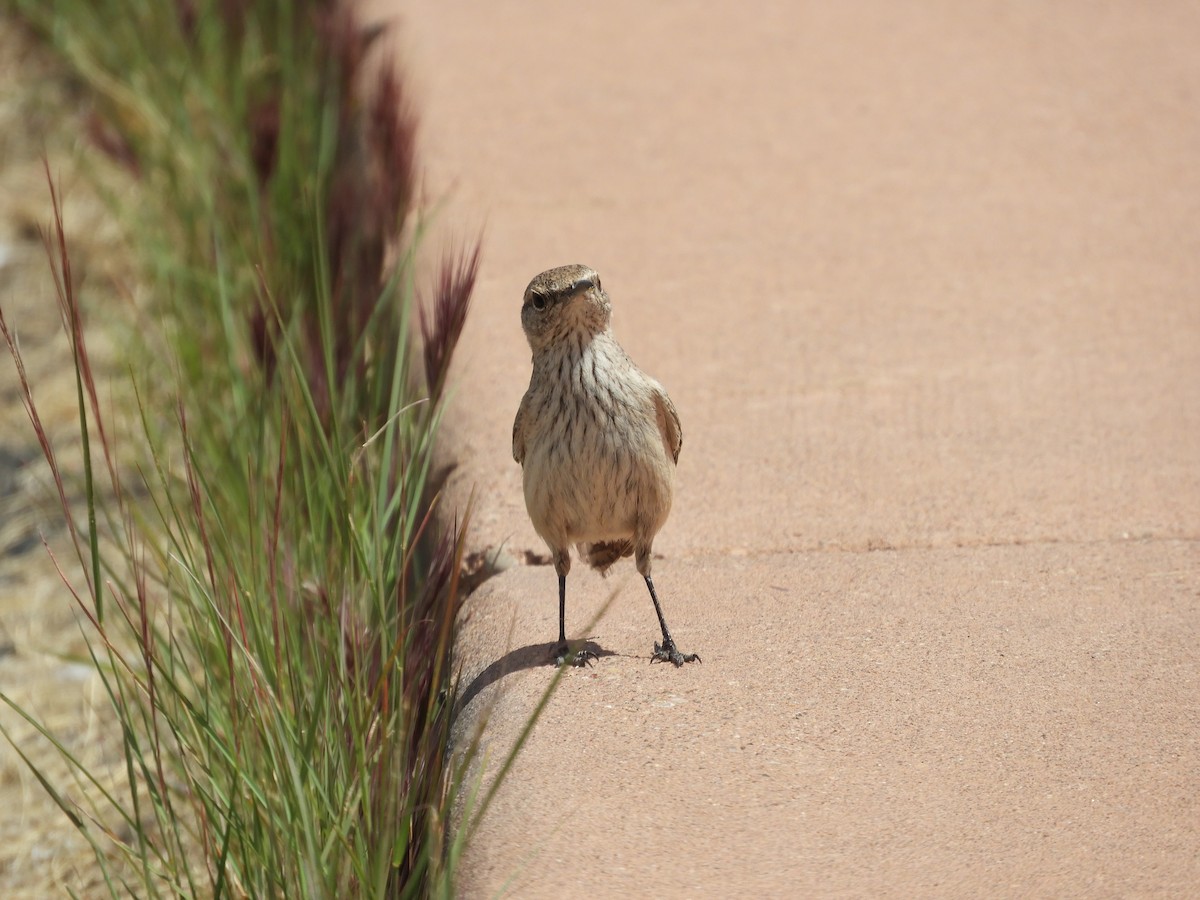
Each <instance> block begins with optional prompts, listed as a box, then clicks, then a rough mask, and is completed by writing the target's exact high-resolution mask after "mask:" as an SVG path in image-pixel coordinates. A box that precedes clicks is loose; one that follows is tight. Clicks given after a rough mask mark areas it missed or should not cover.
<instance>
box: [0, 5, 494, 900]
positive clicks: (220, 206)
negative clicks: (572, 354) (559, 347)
mask: <svg viewBox="0 0 1200 900" xmlns="http://www.w3.org/2000/svg"><path fill="white" fill-rule="evenodd" d="M16 5H17V8H18V9H19V10H20V12H21V13H22V14H23V15H24V16H25V17H26V19H27V20H28V21H29V22H30V23H32V24H33V25H34V26H35V27H36V28H38V29H39V30H40V31H41V33H42V34H43V35H44V36H45V37H46V39H47V40H48V41H49V42H50V43H51V44H52V45H53V46H55V47H56V48H57V49H58V50H59V51H60V53H61V54H62V56H63V58H64V59H65V60H66V61H67V62H68V63H69V65H70V66H71V67H72V68H73V69H74V70H75V71H76V72H77V73H78V74H79V76H80V78H81V80H82V81H83V82H84V84H85V85H86V86H87V88H88V89H89V90H90V91H91V92H92V93H93V95H94V97H95V98H96V105H97V117H96V118H95V119H94V120H93V122H92V124H91V125H90V126H89V131H90V132H91V133H92V134H93V136H94V137H95V138H96V139H97V141H98V143H99V144H100V145H101V146H102V148H103V149H104V150H105V152H108V153H109V154H110V155H112V156H113V157H114V158H116V159H117V160H118V161H119V162H121V163H122V164H123V165H124V166H125V167H126V168H127V169H128V170H129V172H130V173H131V175H132V176H133V177H134V179H135V189H134V190H133V192H132V194H131V196H130V197H128V198H114V203H115V206H116V207H118V208H120V209H122V210H123V215H125V216H126V217H127V220H128V222H129V225H128V228H129V233H130V235H131V240H132V241H133V242H134V244H135V245H136V247H137V250H138V252H139V256H140V258H141V259H142V262H143V264H144V273H143V278H142V281H143V283H144V285H145V291H146V294H147V296H146V297H144V299H143V301H142V303H141V304H140V313H139V314H140V315H141V316H142V319H141V321H140V322H139V323H138V327H139V328H140V330H141V339H140V340H139V341H138V342H137V345H136V346H135V348H134V349H133V350H131V355H130V367H131V370H132V371H133V373H134V376H133V383H134V385H135V392H134V393H135V396H136V402H135V406H134V408H135V410H136V419H137V421H138V426H137V427H136V428H135V429H131V430H130V433H119V432H118V430H117V429H116V428H115V426H114V425H113V420H114V414H113V412H112V411H109V410H106V409H105V408H104V406H103V404H102V403H101V400H100V397H101V395H102V393H103V391H102V390H101V388H100V387H99V386H98V385H97V384H96V379H95V377H94V373H93V370H92V367H91V365H90V361H89V355H88V349H87V339H86V331H87V326H86V320H87V316H88V315H90V314H96V313H98V312H99V311H96V310H88V309H87V308H86V304H85V303H84V301H83V298H81V297H80V296H79V289H78V285H77V284H76V283H75V281H74V280H73V279H72V276H71V272H70V260H71V253H70V248H69V246H68V243H67V239H66V236H65V231H64V228H63V225H62V216H63V211H62V209H61V206H60V203H59V199H58V196H57V194H56V193H55V192H54V191H53V182H52V181H51V184H52V197H53V207H54V216H55V225H54V229H53V230H52V231H51V232H48V233H47V235H46V244H47V250H48V251H49V255H50V258H51V262H52V268H53V270H54V271H55V273H56V278H55V283H56V287H57V295H58V299H59V303H60V308H61V310H62V314H63V322H64V328H65V331H66V333H67V335H68V337H69V341H70V345H71V348H72V354H73V358H74V362H75V368H76V372H77V376H78V377H77V387H78V395H79V397H78V399H79V424H80V429H81V435H82V437H83V443H84V448H85V449H84V456H85V460H84V462H85V485H84V490H83V496H84V497H85V498H86V505H87V513H88V515H87V525H86V526H85V527H81V526H79V525H76V524H75V522H76V518H75V517H76V515H77V513H78V511H77V510H76V509H74V508H73V507H72V504H71V502H70V500H69V493H70V492H69V491H67V490H66V488H65V487H64V484H63V479H64V476H63V474H62V469H61V467H59V466H58V465H57V462H56V460H55V456H54V450H53V447H52V446H51V443H50V441H49V438H48V437H47V435H46V432H45V429H44V428H42V426H41V423H40V420H39V417H38V415H37V406H36V402H35V396H34V388H35V386H34V385H31V384H29V382H28V380H27V378H26V376H25V373H24V370H23V368H22V366H21V358H20V352H19V346H18V343H17V340H16V338H15V335H14V334H13V333H12V331H11V329H10V327H9V324H8V323H5V322H4V321H3V317H2V315H0V327H2V330H3V334H4V337H5V339H6V340H7V341H8V344H9V347H10V349H11V351H12V355H13V357H14V359H15V360H16V362H17V366H18V372H19V375H20V382H21V388H22V393H23V397H24V399H25V402H26V405H27V409H28V411H29V414H30V419H31V421H32V423H33V427H34V429H35V431H36V432H37V435H38V438H39V440H40V441H41V443H42V446H43V450H44V452H45V454H46V457H47V460H48V461H49V463H50V466H51V469H52V472H53V474H54V479H55V482H56V484H57V485H58V488H59V493H60V498H61V501H62V505H63V510H64V513H65V515H66V517H67V521H68V523H69V526H70V534H71V536H72V539H73V546H74V549H75V552H76V553H77V554H78V556H79V559H80V561H81V563H83V569H84V571H85V573H87V574H86V576H85V579H84V580H85V583H84V584H81V585H74V586H71V592H72V594H73V596H74V600H75V602H76V604H77V605H78V608H79V610H80V611H81V613H82V617H83V622H84V625H83V627H84V628H85V630H86V631H87V633H88V636H89V646H90V648H91V651H90V652H91V654H92V660H93V662H94V663H95V665H96V667H97V669H98V671H99V673H100V675H101V678H102V681H103V685H104V689H105V690H106V692H107V695H108V697H109V699H110V701H111V703H112V706H113V709H114V711H115V713H116V716H117V719H118V720H119V722H120V725H121V758H120V761H119V762H120V766H121V767H122V769H123V771H124V776H125V777H124V778H123V779H119V780H118V782H117V785H118V786H116V787H114V782H113V780H112V779H111V778H109V777H108V775H107V773H101V772H97V771H94V770H89V769H88V768H86V767H85V766H83V765H81V764H80V763H79V762H78V761H77V760H76V759H75V758H73V757H71V756H70V753H69V751H68V750H67V749H66V748H65V746H64V745H63V744H61V743H58V744H56V746H57V747H58V749H59V751H60V752H61V753H63V754H64V755H65V756H66V757H67V761H68V763H70V764H71V765H72V767H73V771H74V774H75V777H76V781H77V785H76V786H75V787H71V788H66V787H63V786H60V785H55V784H52V783H51V782H50V780H49V779H48V778H47V777H46V776H44V775H43V773H42V772H41V770H40V769H38V768H37V767H36V766H33V771H34V774H35V775H36V776H37V777H38V778H39V779H40V780H41V782H42V784H43V786H44V787H45V788H46V790H47V791H49V792H50V794H51V795H52V796H53V798H54V799H55V801H56V802H57V803H58V805H59V806H60V807H61V808H62V810H63V812H64V813H65V814H66V816H67V817H68V820H69V821H70V822H71V824H72V825H73V826H74V827H75V828H77V829H79V831H80V832H81V833H83V834H84V835H85V837H86V838H87V839H88V840H89V841H90V842H91V844H92V846H93V847H94V848H95V851H96V859H97V861H98V864H99V866H100V868H101V870H102V872H103V875H104V878H105V881H106V883H107V885H108V887H109V890H110V892H111V893H112V895H113V896H118V895H119V896H125V895H127V894H130V893H132V894H135V895H140V896H161V895H188V896H191V895H196V894H199V893H203V894H210V893H211V894H212V895H214V896H289V897H292V896H295V897H301V896H303V897H342V896H363V895H365V896H413V895H419V894H425V893H430V892H447V891H449V889H450V883H451V878H452V875H453V873H452V871H450V870H448V869H447V867H446V865H445V859H446V858H447V854H446V853H445V847H444V843H443V842H444V839H445V835H446V819H447V810H448V808H449V803H450V802H451V797H450V793H451V791H452V790H453V789H454V784H453V779H452V778H450V777H448V773H447V771H446V766H447V762H446V760H447V752H446V747H447V743H448V740H449V728H450V716H451V699H452V695H453V685H452V683H451V672H450V664H449V656H450V650H451V647H452V643H453V636H454V620H455V612H456V604H457V573H458V571H459V569H460V564H461V558H460V557H461V552H462V533H463V529H464V528H465V526H466V523H465V521H464V522H460V523H459V525H458V527H457V528H453V529H449V530H443V531H440V532H439V529H438V528H437V527H436V525H435V524H434V522H435V516H434V508H435V505H436V502H437V498H436V495H435V494H434V493H433V491H432V490H431V487H430V483H429V481H430V465H431V460H432V451H433V440H434V436H435V433H436V429H437V424H438V421H439V417H440V411H441V400H442V392H443V389H444V387H445V382H446V371H447V367H448V365H449V360H450V357H451V355H452V352H453V348H454V345H455V343H456V341H457V339H458V335H459V333H460V332H461V329H462V324H463V321H464V318H465V315H466V311H467V308H468V305H469V300H470V295H471V290H472V287H473V284H474V278H475V271H476V265H477V260H478V250H477V248H476V249H474V250H471V251H467V252H464V253H461V254H458V255H456V256H453V257H451V258H448V259H446V260H445V261H444V263H443V265H442V268H441V271H440V272H439V273H438V274H437V275H436V276H435V277H434V278H432V279H430V280H431V282H432V283H433V285H434V288H433V298H432V300H431V301H430V303H429V304H428V305H429V306H430V307H431V310H432V311H431V313H430V314H429V315H428V316H426V315H425V314H424V312H422V314H421V316H420V324H421V332H422V336H423V338H424V342H423V350H422V351H421V352H415V351H414V343H415V342H414V336H413V335H412V334H410V322H411V321H412V319H413V313H414V308H422V309H423V307H421V305H420V304H419V303H418V298H417V297H416V284H417V283H418V276H417V274H416V272H415V271H414V263H413V260H414V256H415V247H416V244H417V242H418V241H419V239H420V236H421V226H420V223H419V221H418V219H417V214H416V211H415V209H414V206H413V197H414V193H415V191H414V179H415V171H416V169H415V166H416V164H415V160H414V152H413V147H414V137H413V135H414V121H413V116H412V113H411V110H410V109H409V107H408V106H407V105H406V100H405V96H404V90H403V81H402V80H401V79H400V78H399V76H398V75H397V73H396V71H395V69H394V68H392V67H391V66H389V65H386V64H382V63H380V64H378V65H375V66H369V65H368V60H369V49H370V46H371V44H372V42H373V41H374V40H375V38H376V37H377V34H376V33H374V32H370V31H365V30H363V28H362V27H361V23H360V22H359V21H358V20H357V18H356V16H355V15H354V12H353V9H352V8H351V7H348V6H345V5H342V4H338V3H333V2H321V0H294V2H290V0H256V2H228V0H209V2H205V0H178V2H176V3H174V4H169V3H150V4H145V3H134V2H130V0H95V2H92V3H90V4H79V3H74V2H67V0H63V2H52V3H44V2H41V0H38V2H35V0H17V4H16ZM47 174H48V177H49V175H50V173H49V171H48V172H47ZM117 418H119V417H117ZM101 480H105V481H107V483H108V487H107V488H106V489H105V490H103V491H101V490H100V488H99V487H98V486H97V482H98V481H101ZM18 712H20V710H18ZM27 718H28V717H27ZM30 721H31V723H32V724H33V725H34V726H35V727H37V726H38V723H37V722H36V721H34V720H32V718H30ZM41 733H42V734H43V736H44V737H45V738H46V739H48V740H50V741H52V742H53V741H54V736H53V735H52V734H51V733H49V731H48V730H47V729H44V728H42V729H41ZM18 752H21V748H19V747H18ZM23 755H24V754H23ZM26 758H27V759H28V757H26ZM31 765H32V764H31ZM451 855H456V854H451Z"/></svg>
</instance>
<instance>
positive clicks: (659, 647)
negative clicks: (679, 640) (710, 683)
mask: <svg viewBox="0 0 1200 900" xmlns="http://www.w3.org/2000/svg"><path fill="white" fill-rule="evenodd" d="M650 662H652V663H656V662H669V663H674V664H675V667H676V668H679V667H680V666H682V665H683V664H684V663H687V662H704V660H702V659H701V658H700V655H699V654H697V653H680V652H679V651H678V650H677V649H676V648H675V642H674V641H667V642H666V643H665V644H659V643H658V642H657V641H655V642H654V655H653V656H651V657H650Z"/></svg>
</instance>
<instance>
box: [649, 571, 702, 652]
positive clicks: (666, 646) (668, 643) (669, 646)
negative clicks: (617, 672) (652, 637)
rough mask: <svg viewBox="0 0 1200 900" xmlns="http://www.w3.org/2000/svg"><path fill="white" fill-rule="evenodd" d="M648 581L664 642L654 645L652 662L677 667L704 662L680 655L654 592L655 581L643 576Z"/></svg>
mask: <svg viewBox="0 0 1200 900" xmlns="http://www.w3.org/2000/svg"><path fill="white" fill-rule="evenodd" d="M643 577H644V578H645V579H646V587H648V588H649V589H650V599H651V600H653V601H654V611H655V612H656V613H657V614H658V624H659V625H660V626H661V627H662V633H663V642H662V644H661V645H660V644H659V643H658V642H657V641H655V643H654V655H653V656H652V657H650V661H651V662H670V663H674V664H675V665H676V666H682V665H683V664H684V663H685V662H702V660H701V659H700V657H699V656H698V655H697V654H695V653H687V654H684V653H680V652H679V650H678V648H676V646H675V640H674V638H672V637H671V629H669V628H668V627H667V620H666V619H664V618H663V614H662V606H660V605H659V602H658V594H657V593H655V591H654V581H653V580H652V579H651V578H650V576H649V575H645V576H643Z"/></svg>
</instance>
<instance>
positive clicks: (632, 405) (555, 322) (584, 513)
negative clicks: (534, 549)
mask: <svg viewBox="0 0 1200 900" xmlns="http://www.w3.org/2000/svg"><path fill="white" fill-rule="evenodd" d="M611 322H612V303H611V301H610V300H609V296H608V294H607V293H605V291H604V288H603V287H602V286H601V283H600V276H599V275H598V274H596V271H595V270H594V269H592V268H590V267H588V266H585V265H578V264H576V265H567V266H559V267H557V268H553V269H548V270H547V271H545V272H542V273H541V274H540V275H538V276H536V277H535V278H534V279H533V280H532V281H530V282H529V286H528V287H527V288H526V289H525V295H524V298H523V302H522V305H521V327H522V329H523V330H524V332H525V337H526V338H527V339H528V341H529V347H530V349H531V350H532V352H533V356H532V373H531V375H530V379H529V389H528V390H527V391H526V392H525V396H524V397H523V398H522V400H521V405H520V408H519V409H518V410H517V416H516V420H515V421H514V422H513V443H512V450H513V459H514V460H516V462H517V463H518V464H520V466H521V475H522V486H523V489H524V494H525V506H526V509H527V510H528V511H529V518H530V520H531V521H532V523H533V527H534V530H535V531H537V533H538V535H539V536H540V537H541V538H542V540H544V541H545V542H546V546H547V548H548V549H549V550H550V554H551V559H552V561H553V563H554V569H555V572H556V573H557V574H558V642H557V644H555V645H553V651H552V656H553V657H554V659H555V661H556V662H557V664H558V665H560V666H561V665H563V664H564V662H566V661H567V660H568V659H570V660H571V662H572V664H573V665H576V666H583V665H589V664H591V662H592V661H593V660H594V659H595V654H594V653H593V652H591V651H590V650H587V649H586V648H584V649H580V650H578V651H577V652H576V653H575V654H574V656H573V658H572V655H571V653H570V647H569V645H568V643H567V635H566V603H567V600H566V597H567V573H568V572H570V570H571V555H570V550H571V546H572V545H574V546H575V547H576V549H577V551H578V553H579V556H580V559H581V560H582V561H583V562H585V563H587V564H588V565H589V566H591V567H592V568H594V569H596V570H598V571H599V572H600V573H601V574H602V575H603V574H605V573H607V571H608V569H609V568H610V567H611V566H612V565H614V564H615V563H616V562H617V561H618V560H620V559H622V558H623V557H627V556H633V557H634V561H635V564H636V566H637V570H638V572H639V573H640V574H641V576H642V578H644V579H645V582H646V588H647V589H648V590H649V592H650V599H651V600H652V601H653V603H654V612H655V613H656V614H657V616H658V624H659V627H660V628H661V629H662V643H661V644H660V643H659V642H658V641H655V642H654V652H653V655H652V656H651V662H670V663H672V664H674V665H675V666H677V667H678V666H682V665H683V664H684V663H685V662H700V661H701V660H700V657H699V656H698V655H697V654H695V653H687V654H684V653H681V652H680V651H679V649H678V648H677V647H676V645H675V640H674V639H673V638H672V637H671V630H670V629H669V628H668V627H667V621H666V619H665V618H664V617H663V611H662V604H661V603H660V602H659V599H658V593H657V592H656V591H655V588H654V580H653V578H652V577H651V568H652V556H651V550H652V547H653V544H654V537H655V535H657V534H658V532H659V529H661V528H662V527H663V524H664V523H665V522H666V521H667V515H668V514H669V513H670V511H671V500H672V494H673V489H674V480H675V467H676V464H677V463H678V461H679V451H680V449H681V448H682V446H683V430H682V427H681V425H680V422H679V413H678V412H676V410H675V405H674V404H673V403H672V402H671V398H670V397H669V396H667V392H666V390H665V389H664V388H663V386H662V385H661V384H659V383H658V382H657V381H656V380H654V379H653V378H651V377H650V376H649V375H647V374H645V373H644V372H643V371H642V370H641V369H639V368H638V367H637V366H636V365H635V364H634V362H633V360H631V359H630V358H629V355H628V354H627V353H626V352H625V351H624V350H623V349H622V347H621V345H620V344H619V343H617V339H616V337H615V336H614V335H613V332H612V327H611Z"/></svg>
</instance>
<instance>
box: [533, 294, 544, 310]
mask: <svg viewBox="0 0 1200 900" xmlns="http://www.w3.org/2000/svg"><path fill="white" fill-rule="evenodd" d="M529 302H530V303H532V304H533V308H534V309H536V310H543V309H545V308H546V298H545V297H543V296H542V295H541V294H534V295H533V299H532V300H530V301H529Z"/></svg>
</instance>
